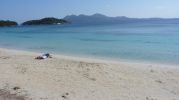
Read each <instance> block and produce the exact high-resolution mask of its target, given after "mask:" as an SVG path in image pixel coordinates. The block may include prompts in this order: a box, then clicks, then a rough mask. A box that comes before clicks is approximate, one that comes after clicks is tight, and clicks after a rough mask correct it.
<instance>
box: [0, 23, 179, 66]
mask: <svg viewBox="0 0 179 100" xmlns="http://www.w3.org/2000/svg"><path fill="white" fill-rule="evenodd" d="M0 47H1V48H7V49H17V50H26V51H33V52H40V53H47V52H48V53H51V54H54V55H55V54H59V55H68V56H77V57H88V58H99V59H107V60H108V59H110V60H117V61H118V60H129V61H139V62H142V61H144V62H156V63H167V64H177V65H179V24H160V23H158V24H156V23H127V24H110V25H41V26H16V27H1V28H0Z"/></svg>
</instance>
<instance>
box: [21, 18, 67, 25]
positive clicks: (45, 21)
mask: <svg viewBox="0 0 179 100" xmlns="http://www.w3.org/2000/svg"><path fill="white" fill-rule="evenodd" d="M65 23H68V21H66V20H64V19H58V18H54V17H48V18H43V19H39V20H29V21H26V22H24V23H22V25H54V24H55V25H56V24H65Z"/></svg>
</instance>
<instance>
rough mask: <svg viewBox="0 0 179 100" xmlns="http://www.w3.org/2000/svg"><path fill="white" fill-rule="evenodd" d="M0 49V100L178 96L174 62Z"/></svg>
mask: <svg viewBox="0 0 179 100" xmlns="http://www.w3.org/2000/svg"><path fill="white" fill-rule="evenodd" d="M37 55H39V54H38V53H32V52H26V51H16V50H7V49H2V48H1V49H0V100H179V66H174V65H173V66H172V65H162V64H154V63H142V62H122V61H121V62H120V61H119V62H116V61H115V62H112V61H102V60H96V59H85V58H77V57H67V56H60V55H58V56H53V58H51V59H45V60H35V59H34V58H35V57H36V56H37Z"/></svg>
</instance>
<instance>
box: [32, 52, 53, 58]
mask: <svg viewBox="0 0 179 100" xmlns="http://www.w3.org/2000/svg"><path fill="white" fill-rule="evenodd" d="M46 58H52V56H51V55H50V54H49V53H46V54H43V55H42V56H38V57H36V58H35V59H39V60H41V59H46Z"/></svg>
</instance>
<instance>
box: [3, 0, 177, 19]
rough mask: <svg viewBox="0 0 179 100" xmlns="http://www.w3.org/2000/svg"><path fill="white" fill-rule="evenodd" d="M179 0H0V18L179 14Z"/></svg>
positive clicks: (173, 15)
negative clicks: (99, 14) (96, 14)
mask: <svg viewBox="0 0 179 100" xmlns="http://www.w3.org/2000/svg"><path fill="white" fill-rule="evenodd" d="M178 9H179V0H0V13H1V14H0V19H4V20H6V19H9V20H16V21H18V22H22V21H25V20H29V19H36V18H42V17H50V16H53V17H58V18H62V17H64V16H66V15H70V14H77V15H78V14H87V15H91V14H94V13H101V14H105V15H108V16H128V17H137V18H142V17H145V18H146V17H164V18H174V17H178V18H179V10H178Z"/></svg>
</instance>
